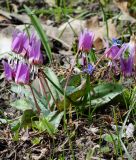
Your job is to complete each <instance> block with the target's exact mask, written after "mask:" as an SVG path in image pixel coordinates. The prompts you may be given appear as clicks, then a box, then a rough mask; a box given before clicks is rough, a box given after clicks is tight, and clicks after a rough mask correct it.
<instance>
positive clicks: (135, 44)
mask: <svg viewBox="0 0 136 160" xmlns="http://www.w3.org/2000/svg"><path fill="white" fill-rule="evenodd" d="M116 57H117V58H120V64H121V71H122V73H123V75H124V76H130V75H132V71H133V66H134V65H136V64H135V63H136V62H135V59H136V37H135V36H131V39H130V42H129V43H125V44H123V45H122V47H121V48H120V50H119V52H118V54H117V56H116ZM116 57H115V58H116Z"/></svg>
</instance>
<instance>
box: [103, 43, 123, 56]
mask: <svg viewBox="0 0 136 160" xmlns="http://www.w3.org/2000/svg"><path fill="white" fill-rule="evenodd" d="M119 50H120V48H119V47H118V46H117V45H113V46H111V47H110V48H107V49H106V51H105V53H104V54H105V57H107V58H109V59H115V57H116V56H117V54H118V52H119Z"/></svg>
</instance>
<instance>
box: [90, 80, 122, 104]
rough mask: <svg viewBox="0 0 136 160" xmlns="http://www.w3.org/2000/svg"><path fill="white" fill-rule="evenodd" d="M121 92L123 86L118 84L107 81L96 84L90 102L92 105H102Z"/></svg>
mask: <svg viewBox="0 0 136 160" xmlns="http://www.w3.org/2000/svg"><path fill="white" fill-rule="evenodd" d="M122 92H123V87H122V85H119V84H113V83H107V84H101V85H98V86H97V87H95V88H94V93H95V94H94V95H93V96H92V101H91V104H92V105H93V106H101V105H104V104H106V103H108V102H110V101H111V100H112V99H114V98H115V97H116V96H118V95H120V94H121V93H122Z"/></svg>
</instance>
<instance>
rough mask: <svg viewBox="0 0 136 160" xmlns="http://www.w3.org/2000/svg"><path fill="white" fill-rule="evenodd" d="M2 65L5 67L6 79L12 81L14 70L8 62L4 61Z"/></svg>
mask: <svg viewBox="0 0 136 160" xmlns="http://www.w3.org/2000/svg"><path fill="white" fill-rule="evenodd" d="M2 63H3V66H4V73H5V78H6V79H7V80H8V81H11V80H12V69H11V67H10V65H9V64H8V63H7V62H5V61H3V62H2Z"/></svg>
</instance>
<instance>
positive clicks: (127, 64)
mask: <svg viewBox="0 0 136 160" xmlns="http://www.w3.org/2000/svg"><path fill="white" fill-rule="evenodd" d="M120 65H121V66H120V67H121V71H122V73H123V75H124V76H125V77H127V76H131V74H132V69H133V58H132V57H131V56H130V57H129V58H127V59H125V58H123V57H122V56H121V57H120Z"/></svg>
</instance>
